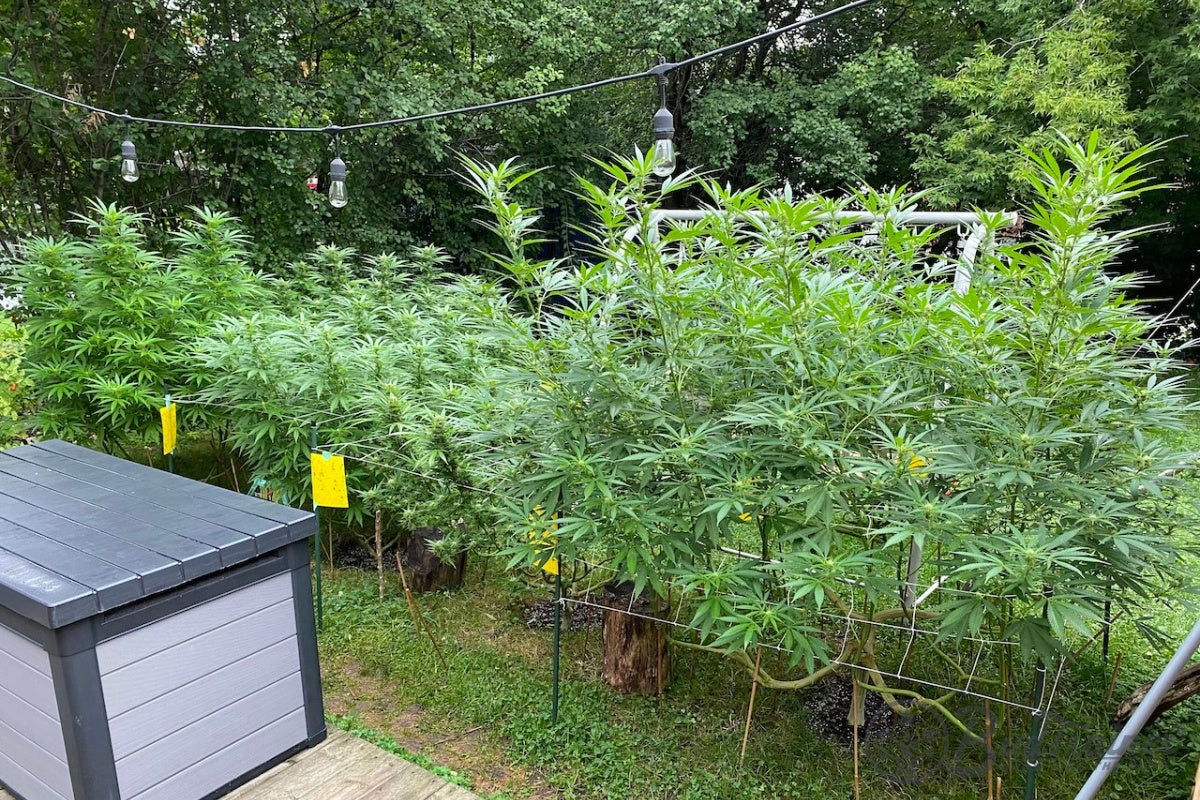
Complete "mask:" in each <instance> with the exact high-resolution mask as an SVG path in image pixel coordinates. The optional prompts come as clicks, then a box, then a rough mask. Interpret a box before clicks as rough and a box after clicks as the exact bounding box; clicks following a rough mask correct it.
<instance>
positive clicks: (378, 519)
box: [375, 509, 383, 602]
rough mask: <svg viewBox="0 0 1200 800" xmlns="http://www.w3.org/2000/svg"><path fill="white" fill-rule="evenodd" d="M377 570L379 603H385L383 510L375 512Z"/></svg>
mask: <svg viewBox="0 0 1200 800" xmlns="http://www.w3.org/2000/svg"><path fill="white" fill-rule="evenodd" d="M375 569H376V570H377V571H378V572H379V601H380V602H383V509H376V511H375Z"/></svg>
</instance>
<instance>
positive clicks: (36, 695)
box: [0, 441, 325, 800]
mask: <svg viewBox="0 0 1200 800" xmlns="http://www.w3.org/2000/svg"><path fill="white" fill-rule="evenodd" d="M315 531H316V519H315V517H314V516H313V514H311V513H310V512H306V511H300V510H297V509H293V508H288V507H286V506H280V505H276V504H274V503H268V502H266V501H264V500H259V499H257V498H253V497H247V496H245V495H240V494H237V493H236V492H230V491H227V490H225V489H219V488H217V487H214V486H209V485H207V484H204V483H199V482H197V481H193V480H189V479H187V478H181V477H179V476H177V475H170V474H168V473H166V472H162V471H160V470H155V469H151V468H149V467H144V466H141V465H139V464H133V463H130V462H128V461H124V460H122V459H119V458H113V457H112V456H107V455H103V454H101V453H96V452H94V451H92V450H87V449H85V448H82V447H76V446H75V445H71V444H67V443H65V442H60V441H50V442H42V443H41V444H37V445H30V446H25V447H17V448H13V449H11V450H7V451H5V452H3V453H0V785H2V786H3V787H4V788H7V789H8V791H9V792H11V793H13V794H14V795H16V797H18V798H20V799H21V800H201V798H213V797H218V796H220V795H221V794H224V793H225V792H227V791H229V790H230V789H232V788H233V787H234V786H237V785H239V784H241V783H244V782H245V781H247V780H249V779H250V778H252V777H253V776H255V775H257V774H259V773H261V772H264V771H265V770H267V769H269V768H270V767H271V766H273V765H275V764H277V763H279V762H281V761H283V760H284V759H286V758H288V757H289V756H291V755H293V754H294V753H296V752H297V751H299V750H302V749H304V748H305V747H308V746H311V745H313V744H315V743H317V742H319V741H321V740H322V739H324V738H325V721H324V715H323V709H322V704H321V679H320V673H319V668H318V664H317V644H316V630H315V627H314V622H313V610H312V584H311V583H310V580H309V558H308V547H307V544H306V540H307V539H308V537H310V536H312V534H313V533H314V532H315Z"/></svg>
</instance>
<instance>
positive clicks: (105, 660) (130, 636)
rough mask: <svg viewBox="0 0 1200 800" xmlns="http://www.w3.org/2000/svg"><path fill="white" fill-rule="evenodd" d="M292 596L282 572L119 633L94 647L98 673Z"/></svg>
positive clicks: (166, 647) (145, 656)
mask: <svg viewBox="0 0 1200 800" xmlns="http://www.w3.org/2000/svg"><path fill="white" fill-rule="evenodd" d="M291 597H292V583H291V576H290V575H288V574H286V573H285V574H282V575H276V576H275V577H273V578H268V579H267V580H265V581H259V582H258V583H255V584H252V585H250V586H247V587H245V588H243V589H238V590H237V591H235V592H230V593H229V594H227V595H225V596H223V597H218V598H216V599H214V600H210V601H208V602H207V603H203V604H201V605H198V606H196V607H195V608H190V609H188V610H187V611H183V612H180V613H178V614H174V615H171V616H168V617H165V618H163V619H162V620H159V621H156V622H155V623H154V624H152V625H146V626H144V627H142V628H139V629H137V630H134V631H130V632H129V633H125V634H122V635H121V636H118V637H116V638H115V639H111V640H109V641H107V642H104V643H103V644H101V645H100V646H99V647H97V648H96V660H97V661H98V662H99V664H100V674H101V675H110V674H112V673H113V672H116V671H117V670H119V669H121V668H122V667H125V666H128V665H129V664H133V663H134V662H137V661H141V660H143V659H145V658H148V657H150V656H152V655H154V654H156V653H160V652H162V651H164V650H169V649H171V648H172V647H176V646H178V645H180V644H183V643H185V642H187V641H189V640H192V639H195V638H197V637H199V636H202V635H204V634H206V633H209V632H210V631H214V630H216V629H217V628H220V627H222V626H224V625H227V624H229V623H230V622H231V621H234V620H237V619H239V618H240V617H245V616H247V615H249V614H253V613H254V612H256V611H261V610H263V609H265V608H269V607H271V606H273V605H276V604H277V603H280V602H283V601H284V600H290V599H291ZM164 623H167V624H164ZM292 633H295V626H294V625H293V629H292ZM280 638H282V637H280ZM276 641H277V640H276Z"/></svg>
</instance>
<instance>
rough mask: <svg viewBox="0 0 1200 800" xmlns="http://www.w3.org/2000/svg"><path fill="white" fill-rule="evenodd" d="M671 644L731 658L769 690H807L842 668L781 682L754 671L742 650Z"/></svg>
mask: <svg viewBox="0 0 1200 800" xmlns="http://www.w3.org/2000/svg"><path fill="white" fill-rule="evenodd" d="M670 642H671V643H672V644H674V645H677V646H679V647H686V648H689V649H691V650H702V651H704V652H705V653H716V654H717V655H721V656H725V657H726V658H731V659H733V660H734V661H736V662H738V663H739V664H741V665H742V666H744V667H745V668H746V671H747V672H750V673H751V674H754V673H755V672H757V674H758V683H759V684H761V685H762V686H765V687H766V688H768V689H807V688H808V687H809V686H812V685H813V684H814V683H816V682H817V681H819V680H821V679H822V678H825V677H828V676H829V675H832V674H834V673H835V672H837V671H838V670H839V669H841V668H842V665H841V664H838V663H836V662H834V663H832V664H827V665H826V666H824V667H821V668H820V669H818V670H816V671H815V672H813V673H812V674H811V675H806V676H805V677H803V678H797V679H795V680H780V679H778V678H774V677H772V676H771V675H770V674H768V673H767V672H766V671H765V670H761V669H760V670H757V671H756V670H755V669H754V662H753V661H751V660H750V656H748V655H746V653H745V652H744V651H742V650H734V651H733V652H732V653H731V652H729V651H728V650H722V649H721V648H719V647H709V646H708V645H704V644H695V643H694V642H688V641H684V640H683V639H674V638H672V639H670ZM857 651H858V647H857V645H850V646H849V647H848V648H847V649H846V650H845V651H844V652H842V653H841V654H840V655H839V656H838V659H837V660H838V661H842V660H844V659H845V658H846V657H847V656H850V655H853V654H854V653H856V652H857Z"/></svg>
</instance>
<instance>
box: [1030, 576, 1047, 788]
mask: <svg viewBox="0 0 1200 800" xmlns="http://www.w3.org/2000/svg"><path fill="white" fill-rule="evenodd" d="M1053 594H1054V592H1053V590H1052V589H1051V588H1050V587H1049V586H1043V587H1042V596H1043V597H1044V598H1045V605H1043V606H1042V619H1043V620H1048V619H1050V598H1051V596H1053ZM1045 695H1046V662H1045V661H1044V660H1042V657H1041V656H1038V663H1037V678H1036V679H1035V680H1034V688H1033V708H1034V712H1033V714H1032V715H1031V716H1030V726H1029V747H1028V748H1027V753H1026V756H1025V800H1034V797H1035V796H1036V795H1037V771H1038V766H1039V761H1038V759H1039V758H1040V756H1041V750H1042V732H1043V730H1044V729H1045V727H1046V723H1045V720H1044V717H1045V714H1046V710H1044V709H1043V708H1042V699H1043V698H1044V697H1045Z"/></svg>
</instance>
